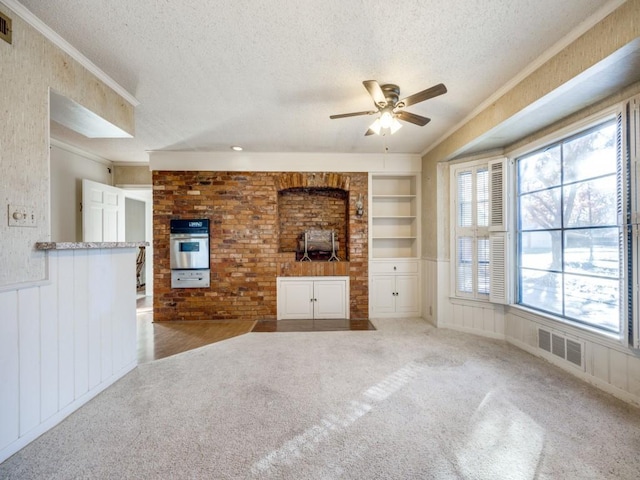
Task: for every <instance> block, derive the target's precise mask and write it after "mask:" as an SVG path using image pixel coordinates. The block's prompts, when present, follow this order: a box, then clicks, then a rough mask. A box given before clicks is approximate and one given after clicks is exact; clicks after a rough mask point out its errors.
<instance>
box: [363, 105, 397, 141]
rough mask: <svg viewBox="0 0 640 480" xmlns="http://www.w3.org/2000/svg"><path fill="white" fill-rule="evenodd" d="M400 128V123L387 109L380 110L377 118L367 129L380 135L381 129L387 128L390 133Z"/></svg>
mask: <svg viewBox="0 0 640 480" xmlns="http://www.w3.org/2000/svg"><path fill="white" fill-rule="evenodd" d="M401 128H402V124H401V123H400V122H399V121H398V119H397V118H396V117H395V115H394V114H393V113H391V112H389V111H385V112H382V115H380V117H379V118H376V121H375V122H373V123H372V124H371V126H370V127H369V130H371V131H373V133H375V134H376V135H380V134H381V133H382V130H389V132H390V133H391V135H393V134H394V133H396V132H397V131H398V130H400V129H401Z"/></svg>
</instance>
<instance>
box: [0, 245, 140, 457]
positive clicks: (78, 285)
mask: <svg viewBox="0 0 640 480" xmlns="http://www.w3.org/2000/svg"><path fill="white" fill-rule="evenodd" d="M136 254H137V248H131V249H99V250H61V251H49V252H47V272H48V278H49V282H39V284H34V285H31V286H29V285H21V286H20V287H16V289H15V290H12V289H6V290H4V291H2V292H0V385H1V388H0V462H2V461H4V460H5V459H6V458H8V457H9V456H11V455H12V454H14V453H15V452H17V451H18V450H19V449H21V448H22V447H24V446H25V445H27V444H28V443H29V442H31V441H32V440H34V439H35V438H37V437H38V436H40V435H41V434H42V433H44V432H45V431H47V430H48V429H49V428H51V427H53V426H54V425H56V424H57V423H59V422H60V421H61V420H63V419H64V418H65V417H66V416H67V415H69V414H70V413H72V412H73V411H75V410H77V409H78V408H79V407H80V406H82V405H83V404H84V403H86V402H87V401H89V400H90V399H91V398H93V397H94V396H96V395H97V394H98V393H100V392H101V391H102V390H104V389H105V388H106V387H108V386H109V385H111V384H112V383H113V382H115V381H116V380H118V379H119V378H121V377H122V376H124V375H125V374H126V373H127V372H129V371H130V370H131V369H133V368H134V367H135V366H136V363H137V361H136V356H137V353H136V284H135V282H136V275H135V259H136Z"/></svg>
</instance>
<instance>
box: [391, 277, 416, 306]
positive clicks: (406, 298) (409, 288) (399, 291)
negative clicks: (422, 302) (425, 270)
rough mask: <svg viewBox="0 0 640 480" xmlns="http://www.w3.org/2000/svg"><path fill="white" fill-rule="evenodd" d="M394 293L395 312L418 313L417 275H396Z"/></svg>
mask: <svg viewBox="0 0 640 480" xmlns="http://www.w3.org/2000/svg"><path fill="white" fill-rule="evenodd" d="M395 293H396V295H395V299H396V310H395V311H396V312H397V313H418V277H417V276H416V275H398V276H397V277H396V290H395Z"/></svg>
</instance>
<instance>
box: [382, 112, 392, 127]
mask: <svg viewBox="0 0 640 480" xmlns="http://www.w3.org/2000/svg"><path fill="white" fill-rule="evenodd" d="M392 124H393V114H392V113H391V112H389V111H388V110H385V111H383V112H382V115H380V126H381V127H382V128H391V125H392Z"/></svg>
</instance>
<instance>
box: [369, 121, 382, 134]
mask: <svg viewBox="0 0 640 480" xmlns="http://www.w3.org/2000/svg"><path fill="white" fill-rule="evenodd" d="M369 130H372V131H373V133H375V134H376V135H380V132H381V131H382V122H381V121H380V119H379V118H376V121H375V122H373V123H372V124H371V126H370V127H369Z"/></svg>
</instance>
